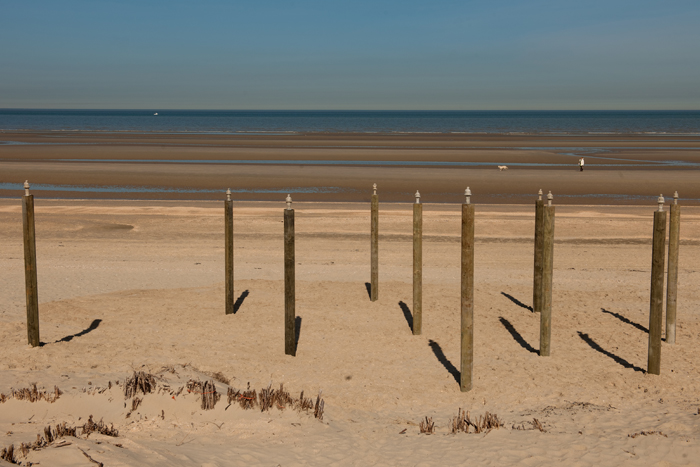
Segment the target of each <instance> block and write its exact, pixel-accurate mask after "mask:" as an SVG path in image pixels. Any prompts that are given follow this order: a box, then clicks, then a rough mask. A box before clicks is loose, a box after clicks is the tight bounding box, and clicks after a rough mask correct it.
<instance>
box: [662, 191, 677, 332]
mask: <svg viewBox="0 0 700 467" xmlns="http://www.w3.org/2000/svg"><path fill="white" fill-rule="evenodd" d="M680 227H681V207H680V206H679V205H678V192H675V193H674V194H673V204H672V205H671V220H670V222H669V228H668V279H667V281H668V282H667V285H666V343H667V344H675V343H676V301H677V298H678V245H679V243H680Z"/></svg>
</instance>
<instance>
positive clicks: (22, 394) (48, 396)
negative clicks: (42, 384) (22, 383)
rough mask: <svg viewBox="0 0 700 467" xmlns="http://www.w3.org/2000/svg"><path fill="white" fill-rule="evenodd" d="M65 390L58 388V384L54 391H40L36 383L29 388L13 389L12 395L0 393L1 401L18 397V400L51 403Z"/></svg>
mask: <svg viewBox="0 0 700 467" xmlns="http://www.w3.org/2000/svg"><path fill="white" fill-rule="evenodd" d="M61 394H63V392H62V391H61V390H60V389H58V386H54V387H53V391H40V390H39V389H37V387H36V383H34V384H32V385H31V387H29V388H23V389H11V390H10V395H9V396H6V395H5V394H0V402H6V401H7V400H8V399H17V400H18V401H29V402H38V401H46V402H49V403H51V404H53V403H54V402H56V401H57V400H58V398H59V397H61Z"/></svg>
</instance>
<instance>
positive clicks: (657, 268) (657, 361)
mask: <svg viewBox="0 0 700 467" xmlns="http://www.w3.org/2000/svg"><path fill="white" fill-rule="evenodd" d="M658 203H659V210H658V211H656V212H654V235H653V239H652V255H651V293H650V296H649V358H648V360H647V373H650V374H652V375H658V374H660V373H661V325H662V321H663V313H664V269H665V268H664V267H665V262H666V251H665V248H664V247H665V246H666V212H665V211H664V198H663V195H661V196H659V200H658Z"/></svg>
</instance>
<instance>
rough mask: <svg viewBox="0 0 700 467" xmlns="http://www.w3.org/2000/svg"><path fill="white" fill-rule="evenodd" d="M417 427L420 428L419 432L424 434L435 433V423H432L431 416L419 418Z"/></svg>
mask: <svg viewBox="0 0 700 467" xmlns="http://www.w3.org/2000/svg"><path fill="white" fill-rule="evenodd" d="M418 427H419V428H420V432H421V433H425V434H426V435H432V434H433V433H435V423H433V419H432V417H425V420H421V422H420V425H418Z"/></svg>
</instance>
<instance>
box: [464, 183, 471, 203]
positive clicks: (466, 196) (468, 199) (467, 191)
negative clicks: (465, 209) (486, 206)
mask: <svg viewBox="0 0 700 467" xmlns="http://www.w3.org/2000/svg"><path fill="white" fill-rule="evenodd" d="M471 196H472V190H470V189H469V187H467V189H466V190H464V197H465V198H466V200H465V203H466V204H469V202H470V198H471Z"/></svg>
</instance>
